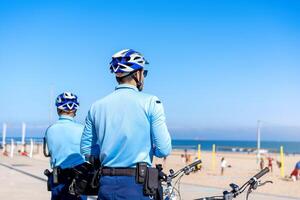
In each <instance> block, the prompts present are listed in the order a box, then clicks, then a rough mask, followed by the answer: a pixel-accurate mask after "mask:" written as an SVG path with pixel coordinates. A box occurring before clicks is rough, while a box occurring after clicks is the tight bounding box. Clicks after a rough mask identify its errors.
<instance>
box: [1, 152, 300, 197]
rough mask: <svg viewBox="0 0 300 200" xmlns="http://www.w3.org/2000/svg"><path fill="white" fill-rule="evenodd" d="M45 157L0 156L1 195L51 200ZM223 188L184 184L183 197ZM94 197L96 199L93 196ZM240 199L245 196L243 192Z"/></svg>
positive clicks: (218, 192) (255, 194) (182, 185)
mask: <svg viewBox="0 0 300 200" xmlns="http://www.w3.org/2000/svg"><path fill="white" fill-rule="evenodd" d="M48 167H49V166H48V163H47V162H46V161H45V160H36V159H29V158H25V157H17V158H14V159H10V158H5V157H0V199H1V200H2V199H3V200H4V199H9V200H19V199H22V200H47V199H50V193H49V192H48V191H47V186H46V177H45V176H44V175H43V170H44V169H46V168H48ZM222 191H223V190H222V189H220V188H213V187H206V186H199V185H192V184H181V197H182V200H190V199H197V198H200V197H206V196H215V195H220V194H222ZM90 199H96V198H94V197H91V198H90ZM251 199H253V200H300V197H299V198H292V197H287V196H285V195H284V194H283V195H282V196H276V195H269V194H260V193H258V192H254V193H253V194H251V195H250V198H249V200H251ZM236 200H245V195H241V196H240V197H238V198H236Z"/></svg>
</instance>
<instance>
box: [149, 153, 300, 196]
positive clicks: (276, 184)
mask: <svg viewBox="0 0 300 200" xmlns="http://www.w3.org/2000/svg"><path fill="white" fill-rule="evenodd" d="M183 153H184V152H183V151H179V150H177V151H176V150H175V151H173V153H172V155H170V156H169V157H168V158H167V160H166V162H165V166H164V171H166V172H168V170H169V169H170V168H171V169H174V171H176V170H178V169H180V168H182V167H184V165H185V163H184V162H183V160H182V159H181V154H183ZM189 154H190V155H191V157H192V158H196V157H197V152H192V151H191V152H189ZM268 156H271V157H272V158H273V159H274V160H275V161H276V160H280V156H279V154H269V155H268ZM222 157H225V159H226V161H227V164H228V165H231V166H232V167H231V168H226V169H225V172H224V175H223V176H221V168H220V165H221V158H222ZM263 157H264V156H263ZM264 158H265V157H264ZM201 160H202V162H203V167H202V170H201V171H198V172H196V173H192V174H190V175H188V176H184V177H183V178H182V181H181V182H182V183H188V184H195V185H200V186H210V187H216V188H227V189H228V188H229V186H228V185H229V184H230V183H236V184H238V185H240V186H241V185H242V184H243V183H244V182H246V181H248V180H249V178H251V177H252V176H253V175H255V174H256V173H258V172H259V164H258V163H257V160H256V155H254V154H243V153H224V152H218V153H217V155H216V165H215V166H216V167H215V170H213V169H212V153H211V152H202V153H201ZM284 160H285V163H284V164H285V175H289V174H290V173H291V171H292V170H293V168H294V166H295V163H296V162H297V161H299V160H300V155H288V156H285V159H284ZM275 161H274V162H273V172H270V173H268V174H267V175H265V176H264V177H263V178H262V179H261V180H263V181H266V180H271V181H273V184H267V185H265V186H263V187H260V188H258V189H257V190H256V191H257V192H260V193H265V194H273V195H280V196H288V197H294V198H297V199H298V198H299V199H300V180H298V181H296V182H292V181H291V180H288V179H286V178H281V176H280V169H279V168H278V167H277V165H276V162H275ZM154 163H163V160H162V159H155V160H154ZM267 163H268V162H267V160H266V159H265V165H266V164H267ZM216 195H218V194H216Z"/></svg>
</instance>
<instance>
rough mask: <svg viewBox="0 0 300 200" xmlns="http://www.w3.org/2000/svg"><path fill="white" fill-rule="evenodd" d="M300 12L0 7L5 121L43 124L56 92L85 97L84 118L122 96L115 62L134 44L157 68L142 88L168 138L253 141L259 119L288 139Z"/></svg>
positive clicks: (292, 130)
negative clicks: (156, 104) (106, 99)
mask: <svg viewBox="0 0 300 200" xmlns="http://www.w3.org/2000/svg"><path fill="white" fill-rule="evenodd" d="M299 10H300V2H299V1H296V0H295V1H286V0H285V1H276V0H274V1H270V0H269V1H263V0H259V1H254V0H253V1H221V0H220V1H213V0H211V1H172V2H170V1H30V0H28V1H13V0H12V1H8V0H0V76H1V78H0V80H1V84H0V93H1V99H0V122H3V121H6V122H8V123H9V125H10V126H11V127H18V126H19V123H20V122H22V121H26V122H28V124H29V125H30V124H31V125H32V126H33V125H37V124H46V125H47V124H48V122H49V104H50V90H51V88H54V96H56V95H58V94H59V93H61V92H63V91H65V90H69V91H72V92H74V93H76V94H78V96H79V97H80V100H81V108H80V110H79V113H78V120H79V121H83V120H84V118H85V115H86V113H87V111H88V109H89V106H90V105H91V103H92V102H94V101H95V100H97V99H99V98H101V97H103V96H105V95H107V94H108V93H110V92H111V91H112V90H113V89H114V86H115V80H114V77H113V75H112V74H110V73H109V70H108V63H109V62H110V58H111V55H112V54H113V53H115V52H116V51H119V50H121V49H124V48H133V49H136V50H138V51H140V52H142V53H143V54H144V55H145V57H146V58H147V59H148V60H149V62H150V65H149V66H148V69H149V71H150V72H149V76H148V77H147V80H146V85H145V92H148V93H151V94H155V95H157V96H158V97H160V98H161V100H162V102H163V103H164V106H165V112H166V115H167V122H168V125H169V127H170V129H171V130H172V132H184V131H189V132H192V134H190V137H198V138H209V139H210V138H213V139H215V138H217V139H222V137H223V138H229V139H230V138H237V139H239V138H242V139H243V138H246V139H247V138H250V139H251V138H253V137H255V127H256V121H257V120H258V119H261V120H263V121H264V123H263V126H264V127H265V128H266V129H267V130H269V131H268V136H266V139H272V138H273V137H274V136H276V137H277V136H278V137H279V138H280V139H281V137H280V135H282V134H281V133H284V136H282V137H283V138H282V139H286V140H292V139H293V138H295V137H296V136H298V135H299V133H300V128H299V127H300V125H299V124H300V104H299V103H300V93H299V91H300V90H299V89H300V79H299V75H300V56H299V55H300V12H299ZM53 101H54V99H53ZM53 103H54V102H53ZM52 112H53V115H54V116H55V110H54V107H53V108H52ZM275 130H276V131H275ZM195 133H197V134H198V135H197V134H195ZM223 133H226V135H224V134H223ZM243 134H244V135H243ZM179 135H180V134H179ZM240 135H241V136H240ZM278 137H277V138H278Z"/></svg>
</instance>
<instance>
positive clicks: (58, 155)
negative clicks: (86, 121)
mask: <svg viewBox="0 0 300 200" xmlns="http://www.w3.org/2000/svg"><path fill="white" fill-rule="evenodd" d="M56 106H57V113H58V115H59V120H58V121H56V122H55V123H54V124H53V125H51V126H50V127H49V128H48V129H47V131H46V133H45V138H46V141H47V146H48V150H49V154H50V165H51V168H52V169H53V175H52V176H51V177H50V183H51V200H73V199H74V200H83V199H86V197H83V196H76V195H71V194H69V185H70V183H71V181H72V169H71V168H73V167H75V166H77V165H80V164H82V163H83V162H84V157H83V156H82V155H81V154H80V140H81V135H82V131H83V125H81V124H79V123H77V122H75V121H74V117H75V116H76V111H77V109H78V107H79V102H78V98H77V96H76V95H74V94H72V93H70V92H64V93H62V94H60V95H59V96H58V97H57V99H56ZM56 175H57V177H55V176H56ZM55 179H56V180H55Z"/></svg>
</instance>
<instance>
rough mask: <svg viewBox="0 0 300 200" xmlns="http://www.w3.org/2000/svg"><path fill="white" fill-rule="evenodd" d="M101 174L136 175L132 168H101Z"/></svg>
mask: <svg viewBox="0 0 300 200" xmlns="http://www.w3.org/2000/svg"><path fill="white" fill-rule="evenodd" d="M100 174H101V176H136V174H137V173H136V169H134V168H102V169H101V173H100Z"/></svg>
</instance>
